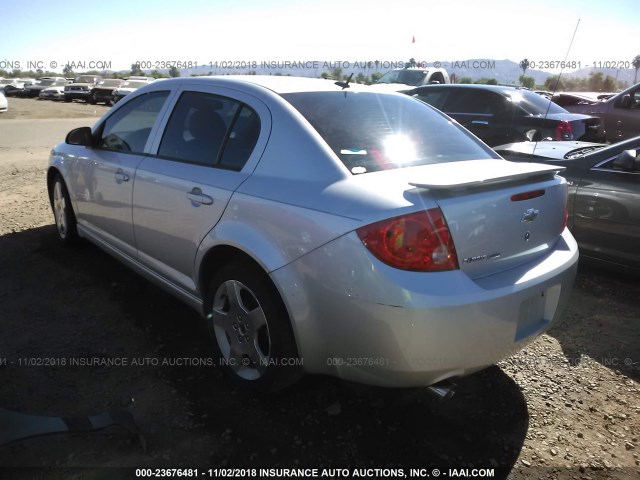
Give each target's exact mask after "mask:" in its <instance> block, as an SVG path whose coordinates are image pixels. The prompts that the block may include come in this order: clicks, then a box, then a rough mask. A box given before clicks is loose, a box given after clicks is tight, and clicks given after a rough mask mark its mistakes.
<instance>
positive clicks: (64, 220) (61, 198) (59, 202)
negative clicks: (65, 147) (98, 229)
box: [51, 174, 78, 245]
mask: <svg viewBox="0 0 640 480" xmlns="http://www.w3.org/2000/svg"><path fill="white" fill-rule="evenodd" d="M51 208H52V209H53V216H54V218H55V222H56V229H57V231H58V238H60V240H61V241H62V243H64V244H65V245H73V244H75V243H76V242H77V240H78V229H77V223H76V216H75V214H74V212H73V207H72V206H71V198H70V197H69V191H68V190H67V186H66V185H65V183H64V180H63V179H62V176H61V175H59V174H58V175H56V176H55V178H54V180H53V185H52V188H51Z"/></svg>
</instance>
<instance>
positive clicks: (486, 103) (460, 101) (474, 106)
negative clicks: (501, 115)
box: [443, 91, 492, 115]
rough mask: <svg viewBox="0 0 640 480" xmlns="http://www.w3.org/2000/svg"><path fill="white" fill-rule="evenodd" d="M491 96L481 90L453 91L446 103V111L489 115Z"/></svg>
mask: <svg viewBox="0 0 640 480" xmlns="http://www.w3.org/2000/svg"><path fill="white" fill-rule="evenodd" d="M490 102H491V97H490V96H489V95H487V94H486V93H485V92H481V91H462V92H460V93H458V92H451V94H450V95H449V98H448V99H447V102H446V103H445V105H444V110H443V111H444V112H446V113H475V114H485V115H489V114H491V113H492V111H491V106H490Z"/></svg>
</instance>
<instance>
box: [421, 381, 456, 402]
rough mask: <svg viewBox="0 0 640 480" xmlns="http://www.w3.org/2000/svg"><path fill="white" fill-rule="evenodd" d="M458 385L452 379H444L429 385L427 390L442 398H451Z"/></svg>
mask: <svg viewBox="0 0 640 480" xmlns="http://www.w3.org/2000/svg"><path fill="white" fill-rule="evenodd" d="M456 387H457V385H456V384H455V383H453V382H452V381H450V380H442V381H440V382H438V383H434V384H433V385H429V386H428V387H427V390H428V391H429V393H431V394H433V395H434V396H436V397H437V398H439V399H440V400H442V401H444V400H450V399H451V397H453V395H454V394H455V393H456V392H455V388H456Z"/></svg>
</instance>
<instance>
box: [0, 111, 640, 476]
mask: <svg viewBox="0 0 640 480" xmlns="http://www.w3.org/2000/svg"><path fill="white" fill-rule="evenodd" d="M9 100H10V105H9V108H10V112H9V114H10V115H8V114H1V115H0V305H2V308H1V309H0V378H2V380H3V388H2V389H0V408H5V409H8V410H13V411H18V412H22V413H27V414H33V415H51V416H61V417H67V418H68V417H81V416H86V415H94V414H97V413H100V412H102V411H105V410H108V409H125V410H127V411H128V412H130V413H131V414H132V415H133V417H134V418H135V420H136V422H137V424H138V425H139V427H140V430H141V433H142V435H143V436H144V439H145V440H146V449H143V448H142V445H141V444H140V442H138V440H137V439H136V438H132V437H131V436H130V435H129V434H128V433H127V431H126V430H123V429H120V428H108V429H105V430H102V431H100V432H97V433H91V434H74V435H56V436H48V437H39V438H33V439H30V440H26V441H22V442H18V443H14V444H12V445H9V446H4V447H0V478H47V479H48V478H109V479H111V478H133V477H134V471H133V470H131V469H128V470H122V469H118V468H114V469H111V470H108V469H106V470H105V469H103V468H100V469H93V468H92V467H176V468H177V467H182V468H198V469H200V470H201V471H204V470H206V469H209V468H223V467H240V468H256V469H259V468H275V467H279V468H299V467H313V468H320V469H322V468H348V469H350V472H351V473H353V469H356V468H396V469H397V468H402V469H403V471H404V473H405V474H406V475H407V476H408V477H410V475H409V473H410V472H409V469H410V468H420V467H422V468H426V469H428V472H431V470H432V469H433V468H439V469H440V470H442V471H443V475H442V476H444V477H448V476H454V474H455V472H453V473H452V472H451V471H448V470H447V469H449V468H452V469H470V470H471V469H473V468H492V469H495V474H496V475H495V478H507V477H508V478H512V479H521V478H527V479H528V478H535V479H538V478H539V479H543V478H549V479H551V478H553V479H555V478H557V479H565V478H574V479H600V478H607V479H608V478H611V479H637V478H640V460H639V454H640V442H639V440H638V437H639V436H640V420H639V419H640V415H639V413H640V412H639V410H640V395H639V382H640V363H639V362H640V347H639V346H638V338H640V336H639V334H640V305H639V303H638V298H640V282H638V281H637V277H636V278H633V277H627V276H624V275H620V274H618V273H615V272H609V271H605V270H599V269H595V268H593V267H588V266H581V268H580V273H579V275H578V278H577V281H576V287H575V289H574V292H573V294H572V298H571V301H570V304H569V307H568V309H567V310H566V312H565V314H564V316H563V318H562V319H561V321H559V322H558V323H557V324H556V325H555V326H554V327H553V328H552V329H551V330H550V331H549V333H548V334H547V335H543V336H542V337H540V338H539V339H538V340H536V341H535V342H534V343H532V344H531V345H530V346H528V347H527V348H526V349H524V350H523V351H521V352H520V353H518V354H516V355H514V356H513V357H511V358H509V359H506V360H504V361H502V362H500V364H498V365H497V366H494V367H491V368H488V369H486V370H485V371H483V372H480V373H478V374H475V375H472V376H470V377H468V378H466V379H463V380H461V381H460V384H459V388H458V391H457V393H456V395H455V396H454V397H453V398H452V399H451V400H449V401H446V402H439V401H438V400H436V399H434V398H433V397H432V396H430V395H429V394H428V393H427V392H426V391H424V390H422V389H409V390H388V389H380V388H372V387H366V386H361V385H355V384H352V383H348V382H342V381H338V380H336V379H333V378H327V377H320V376H314V377H306V378H305V379H303V380H302V381H301V382H300V383H298V384H296V385H295V386H293V387H292V388H290V389H288V390H286V391H285V392H282V393H280V394H278V395H273V396H268V397H250V396H247V395H246V394H243V393H242V392H240V391H237V390H236V388H235V387H234V386H232V385H231V384H230V383H229V382H228V380H227V379H226V378H225V377H224V376H223V375H222V374H221V372H220V371H219V370H218V369H216V368H212V367H206V366H187V365H162V362H163V360H165V361H171V362H173V363H175V362H176V361H178V360H176V359H185V358H187V359H191V358H196V359H201V358H208V357H209V355H210V350H209V346H208V340H207V339H206V334H205V330H204V328H203V326H202V323H201V320H200V318H199V317H198V316H197V314H195V313H194V312H193V311H192V310H190V309H189V308H187V307H185V306H184V305H182V304H181V303H179V302H178V301H176V300H174V299H173V298H171V297H169V296H168V295H167V294H165V293H164V292H162V291H161V290H159V289H157V288H156V287H154V286H153V285H151V284H149V283H148V282H146V281H145V280H143V279H142V278H140V277H138V276H137V275H135V274H133V273H132V272H130V271H129V270H128V269H127V268H125V267H124V266H122V265H120V264H119V263H118V262H117V261H115V260H113V259H112V258H110V257H109V256H108V255H106V254H104V253H102V252H101V251H100V250H98V249H97V248H95V247H93V246H91V245H89V244H83V245H81V246H80V247H79V248H78V249H76V250H69V249H65V248H63V247H62V246H61V245H59V243H58V242H57V240H56V238H55V230H54V227H53V226H52V215H51V213H50V209H49V206H48V203H47V196H46V189H45V183H44V174H45V169H46V164H47V156H48V150H49V148H50V145H51V144H53V143H54V142H55V141H56V140H57V139H62V138H63V137H64V133H65V132H66V131H68V130H69V129H70V128H72V127H75V126H81V125H83V124H87V125H90V124H91V123H93V121H95V115H96V113H97V114H98V115H100V114H101V113H103V112H104V111H106V109H103V108H102V107H96V106H90V107H88V106H86V105H83V104H78V103H74V104H71V105H68V104H64V103H56V102H46V101H45V102H41V101H37V100H30V99H9ZM42 109H46V110H47V112H45V113H43V112H42ZM96 109H98V110H96ZM79 111H80V113H78V112H79ZM88 113H91V115H88ZM43 116H44V117H47V116H48V118H54V117H55V118H59V119H63V120H60V121H50V120H46V118H45V119H42V118H43ZM12 117H13V118H12ZM20 119H28V120H29V121H26V120H20ZM47 135H49V136H53V137H54V138H55V139H53V140H51V141H50V143H46V142H48V141H49V140H48V138H49V137H48V136H47ZM91 357H98V358H101V359H115V358H126V359H128V363H129V364H128V366H121V367H106V366H101V365H93V366H70V365H69V364H67V365H60V363H61V362H62V361H63V359H65V360H66V361H67V362H68V361H69V360H70V359H71V358H91ZM30 358H40V359H42V358H49V359H52V360H51V361H50V362H51V363H52V364H53V365H49V366H43V365H40V366H25V362H26V361H27V360H26V359H30ZM134 359H137V360H138V363H140V364H141V365H132V361H133V360H134ZM156 361H157V362H158V363H159V364H158V365H154V364H153V363H155V362H156ZM183 363H184V361H183ZM0 418H1V417H0ZM0 427H1V425H0ZM28 467H31V468H28ZM85 467H91V468H90V469H88V470H84V469H83V468H85ZM428 472H425V473H428ZM369 473H371V472H369ZM334 476H335V477H336V478H337V475H334ZM432 478H433V476H432Z"/></svg>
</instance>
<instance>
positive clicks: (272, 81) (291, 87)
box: [154, 75, 373, 94]
mask: <svg viewBox="0 0 640 480" xmlns="http://www.w3.org/2000/svg"><path fill="white" fill-rule="evenodd" d="M162 82H180V83H186V82H188V83H204V84H212V85H219V86H227V87H232V86H234V85H238V86H239V85H246V84H247V83H250V84H254V85H258V86H261V87H264V88H267V89H269V90H272V91H273V92H275V93H278V94H283V93H294V92H325V91H335V92H339V91H341V90H342V87H341V86H338V85H336V82H335V80H325V79H322V78H309V77H289V76H279V75H273V76H271V75H219V76H210V77H182V78H172V79H166V80H162ZM154 83H159V82H154ZM165 84H166V83H165ZM347 90H348V91H370V92H373V90H371V89H370V87H369V86H368V85H360V84H357V83H355V82H352V83H350V84H349V88H348V89H347Z"/></svg>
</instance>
